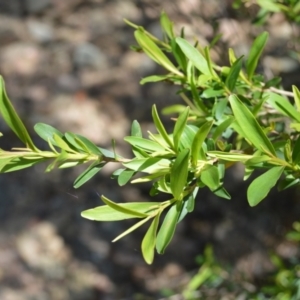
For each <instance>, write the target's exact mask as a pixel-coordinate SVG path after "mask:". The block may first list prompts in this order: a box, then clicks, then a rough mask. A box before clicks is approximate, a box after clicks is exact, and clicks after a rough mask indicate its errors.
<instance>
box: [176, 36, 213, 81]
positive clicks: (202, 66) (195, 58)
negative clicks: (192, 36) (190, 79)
mask: <svg viewBox="0 0 300 300" xmlns="http://www.w3.org/2000/svg"><path fill="white" fill-rule="evenodd" d="M176 43H177V44H178V45H179V47H180V48H181V50H182V52H183V53H184V54H185V55H186V57H187V58H188V59H189V60H191V61H192V63H193V64H194V65H195V67H196V68H197V69H198V70H199V71H200V72H201V73H203V74H206V75H209V76H211V74H210V70H209V67H208V64H207V61H206V59H205V58H204V56H203V55H202V54H201V53H200V52H199V51H198V50H197V49H196V48H195V47H193V46H192V45H191V44H190V43H188V42H187V41H186V40H185V39H183V38H181V37H177V38H176Z"/></svg>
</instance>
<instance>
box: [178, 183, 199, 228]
mask: <svg viewBox="0 0 300 300" xmlns="http://www.w3.org/2000/svg"><path fill="white" fill-rule="evenodd" d="M198 190H199V188H195V190H194V191H193V193H191V194H189V195H187V196H185V197H184V199H183V206H182V209H181V212H180V216H179V218H178V221H177V223H179V222H180V221H182V220H183V219H184V217H185V216H186V215H187V214H188V213H190V212H192V211H193V210H194V207H195V198H196V196H197V193H198Z"/></svg>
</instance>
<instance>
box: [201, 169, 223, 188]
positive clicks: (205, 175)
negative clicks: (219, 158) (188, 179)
mask: <svg viewBox="0 0 300 300" xmlns="http://www.w3.org/2000/svg"><path fill="white" fill-rule="evenodd" d="M200 178H201V181H202V182H203V183H204V184H205V185H206V186H207V187H208V188H209V189H210V190H211V191H212V192H214V191H215V190H217V189H218V188H219V187H220V177H219V170H218V168H217V167H216V166H210V167H209V168H207V169H205V170H203V171H202V172H201V177H200Z"/></svg>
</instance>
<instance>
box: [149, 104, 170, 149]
mask: <svg viewBox="0 0 300 300" xmlns="http://www.w3.org/2000/svg"><path fill="white" fill-rule="evenodd" d="M152 118H153V121H154V124H155V127H156V129H157V131H158V132H159V133H160V135H161V136H162V138H163V139H164V140H165V142H166V143H167V144H168V145H169V146H170V148H171V149H172V148H173V143H172V141H171V139H170V137H169V135H168V134H167V132H166V129H165V127H164V125H163V124H162V122H161V120H160V118H159V115H158V113H157V109H156V105H153V106H152Z"/></svg>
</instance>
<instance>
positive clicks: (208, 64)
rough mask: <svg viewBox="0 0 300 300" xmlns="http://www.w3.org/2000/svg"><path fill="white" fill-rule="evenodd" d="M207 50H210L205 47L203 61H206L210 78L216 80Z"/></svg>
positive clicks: (216, 76)
mask: <svg viewBox="0 0 300 300" xmlns="http://www.w3.org/2000/svg"><path fill="white" fill-rule="evenodd" d="M209 49H210V48H209V47H208V46H206V47H205V48H204V54H205V59H206V61H207V66H208V69H209V71H210V74H211V76H212V77H215V78H218V75H217V73H216V72H215V71H214V69H213V62H212V60H211V57H210V52H209Z"/></svg>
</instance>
